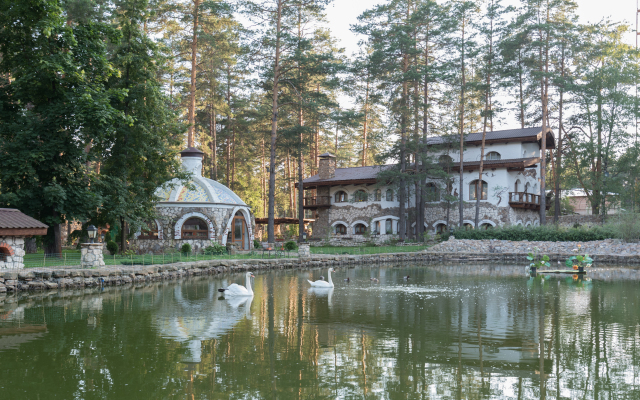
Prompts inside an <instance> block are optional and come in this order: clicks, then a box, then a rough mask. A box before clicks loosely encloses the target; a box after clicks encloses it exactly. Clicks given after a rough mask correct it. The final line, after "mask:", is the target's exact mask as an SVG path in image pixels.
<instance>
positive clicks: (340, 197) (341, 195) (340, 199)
mask: <svg viewBox="0 0 640 400" xmlns="http://www.w3.org/2000/svg"><path fill="white" fill-rule="evenodd" d="M335 200H336V203H344V202H345V201H347V193H346V192H344V191H342V190H341V191H339V192H336V194H335Z"/></svg>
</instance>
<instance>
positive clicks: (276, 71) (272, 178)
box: [267, 0, 284, 243]
mask: <svg viewBox="0 0 640 400" xmlns="http://www.w3.org/2000/svg"><path fill="white" fill-rule="evenodd" d="M283 6H284V0H277V10H276V32H275V34H276V54H275V57H274V67H273V96H272V100H271V147H270V154H269V223H268V225H267V236H268V239H267V240H268V242H269V243H275V234H274V218H275V195H276V174H275V169H276V138H277V134H278V90H279V87H280V46H281V43H280V41H281V36H282V9H283Z"/></svg>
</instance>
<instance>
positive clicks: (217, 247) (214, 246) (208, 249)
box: [204, 243, 227, 256]
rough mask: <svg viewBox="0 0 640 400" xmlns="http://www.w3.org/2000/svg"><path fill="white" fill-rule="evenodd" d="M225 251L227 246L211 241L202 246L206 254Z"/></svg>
mask: <svg viewBox="0 0 640 400" xmlns="http://www.w3.org/2000/svg"><path fill="white" fill-rule="evenodd" d="M226 252H227V248H226V247H225V246H223V245H221V244H220V243H212V244H211V246H207V247H205V248H204V254H206V255H208V256H219V255H221V254H224V253H226Z"/></svg>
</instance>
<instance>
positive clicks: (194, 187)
mask: <svg viewBox="0 0 640 400" xmlns="http://www.w3.org/2000/svg"><path fill="white" fill-rule="evenodd" d="M180 154H181V156H182V167H183V168H184V169H185V170H186V171H187V172H191V180H190V181H189V182H188V183H186V184H185V183H184V182H181V181H179V180H177V179H173V180H172V181H171V182H169V183H168V184H166V185H164V186H163V187H161V188H159V189H158V190H157V191H156V196H158V197H159V198H160V203H163V202H169V203H175V202H184V203H211V204H229V205H240V206H246V205H247V204H246V203H245V202H244V201H242V199H241V198H240V197H238V195H237V194H235V193H234V192H233V191H232V190H231V189H229V188H228V187H226V186H225V185H223V184H221V183H220V182H217V181H214V180H213V179H207V178H205V177H203V176H202V156H203V153H202V152H201V151H200V150H198V149H195V148H192V147H189V148H187V149H186V150H184V151H182V152H181V153H180Z"/></svg>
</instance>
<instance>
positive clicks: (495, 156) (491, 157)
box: [484, 151, 502, 160]
mask: <svg viewBox="0 0 640 400" xmlns="http://www.w3.org/2000/svg"><path fill="white" fill-rule="evenodd" d="M501 158H502V157H501V156H500V153H498V152H497V151H490V152H488V153H487V155H486V156H485V158H484V159H485V160H500V159H501Z"/></svg>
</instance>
